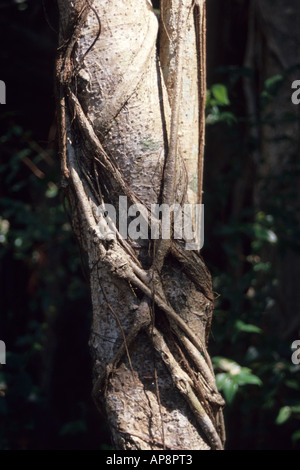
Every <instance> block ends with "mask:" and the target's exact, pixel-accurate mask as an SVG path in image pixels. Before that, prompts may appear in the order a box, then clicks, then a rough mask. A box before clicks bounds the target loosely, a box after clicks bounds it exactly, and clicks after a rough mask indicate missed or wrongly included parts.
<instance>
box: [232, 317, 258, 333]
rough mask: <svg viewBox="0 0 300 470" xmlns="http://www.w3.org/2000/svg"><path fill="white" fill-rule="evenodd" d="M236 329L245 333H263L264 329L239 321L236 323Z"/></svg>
mask: <svg viewBox="0 0 300 470" xmlns="http://www.w3.org/2000/svg"><path fill="white" fill-rule="evenodd" d="M235 328H236V329H237V330H238V331H243V332H244V333H262V329H261V328H259V327H258V326H255V325H250V324H248V323H244V322H243V321H242V320H237V321H236V322H235Z"/></svg>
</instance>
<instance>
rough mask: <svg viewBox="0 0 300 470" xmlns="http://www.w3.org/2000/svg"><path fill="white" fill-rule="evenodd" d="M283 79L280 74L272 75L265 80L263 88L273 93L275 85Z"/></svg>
mask: <svg viewBox="0 0 300 470" xmlns="http://www.w3.org/2000/svg"><path fill="white" fill-rule="evenodd" d="M282 81H283V77H282V75H274V76H273V77H270V78H268V79H267V80H266V81H265V89H266V90H267V91H268V92H269V93H273V92H274V90H276V88H277V86H278V85H279V84H280V83H281V82H282Z"/></svg>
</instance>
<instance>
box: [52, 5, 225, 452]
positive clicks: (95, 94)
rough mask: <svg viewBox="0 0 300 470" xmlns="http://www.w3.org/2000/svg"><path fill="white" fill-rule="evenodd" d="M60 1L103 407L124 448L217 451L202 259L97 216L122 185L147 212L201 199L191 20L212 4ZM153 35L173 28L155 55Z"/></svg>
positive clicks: (77, 202)
mask: <svg viewBox="0 0 300 470" xmlns="http://www.w3.org/2000/svg"><path fill="white" fill-rule="evenodd" d="M58 3H59V8H60V15H61V22H60V26H61V30H60V48H59V56H58V61H57V84H58V86H57V90H58V91H57V100H58V103H59V106H58V108H59V110H58V111H59V116H60V117H59V127H60V152H61V155H62V169H63V176H64V186H65V187H66V193H67V196H68V200H69V203H70V208H71V214H72V220H73V227H74V231H75V233H76V235H77V237H78V240H79V242H80V244H81V246H82V248H83V249H84V250H85V252H86V253H87V257H88V265H89V270H90V284H91V294H92V301H93V312H94V317H93V324H92V330H91V338H90V347H91V351H92V355H93V359H94V372H95V385H94V398H95V401H96V404H97V406H98V408H99V409H100V410H101V411H102V412H103V413H104V414H105V415H106V417H107V420H108V422H109V425H110V429H111V433H112V437H113V441H114V444H115V446H116V448H117V449H144V450H146V449H210V448H217V449H221V448H222V446H223V442H224V428H223V421H222V406H223V404H224V403H223V400H222V398H221V397H220V395H219V394H218V392H217V389H216V385H215V379H214V373H213V370H212V366H211V362H210V359H209V355H208V353H207V350H206V342H207V338H208V334H209V330H210V323H211V317H212V310H213V293H212V286H211V279H210V274H209V272H208V271H207V269H206V267H205V264H204V262H203V261H202V259H201V257H200V256H199V254H198V253H194V252H190V251H186V250H185V249H184V243H183V240H181V241H180V240H179V241H176V242H175V241H173V242H172V243H171V244H168V243H167V244H160V243H159V242H160V241H157V243H156V244H153V243H152V242H151V241H147V240H146V241H143V240H137V241H133V240H130V239H129V240H122V239H120V238H119V237H117V239H115V240H109V241H108V240H106V241H103V240H101V237H100V236H99V222H100V218H99V216H98V215H97V206H99V205H103V204H104V203H110V204H114V205H115V207H118V196H120V195H121V196H127V197H128V203H129V204H130V203H136V202H140V203H142V204H143V205H144V208H145V211H146V212H147V210H149V207H150V204H151V203H157V202H159V203H161V202H164V201H168V202H177V203H182V202H188V201H190V202H194V201H197V200H199V191H201V188H200V189H199V186H198V184H197V178H198V174H199V161H200V160H199V156H200V157H201V155H202V150H203V129H201V125H200V121H201V119H202V117H203V116H202V111H203V110H202V109H201V96H202V95H203V83H204V82H203V80H204V75H203V74H199V68H198V67H197V65H198V62H199V51H198V56H197V50H196V44H197V41H196V36H197V34H198V35H199V34H200V31H199V30H198V32H197V27H196V24H198V25H199V24H200V25H201V24H203V22H202V23H201V18H203V16H201V15H203V12H204V2H197V6H196V7H195V8H194V3H193V2H192V1H190V0H189V1H188V0H185V1H183V2H181V4H180V5H179V4H177V3H178V2H174V4H173V3H172V4H169V3H168V2H166V3H165V2H162V9H163V11H168V12H169V16H168V15H166V14H164V13H163V16H164V18H163V24H161V26H160V28H159V22H158V19H157V17H156V16H155V13H154V10H153V8H152V4H151V2H150V1H147V0H126V1H125V0H118V1H117V0H95V1H94V2H91V0H89V1H86V2H85V1H81V2H79V1H75V2H74V1H66V0H64V1H59V2H58ZM199 18H200V20H199ZM159 31H164V33H162V34H161V38H160V41H161V44H164V43H166V37H165V35H166V34H167V33H166V32H167V31H169V33H168V41H169V42H168V46H167V49H166V50H165V51H164V53H163V54H162V57H161V59H160V60H159V58H158V53H157V48H156V42H157V34H158V32H159ZM201 34H202V32H201ZM163 49H164V48H162V50H163ZM178 51H181V57H179V52H178ZM170 58H171V59H172V58H174V60H175V62H174V64H173V62H172V60H170ZM161 64H162V68H163V72H162V71H161ZM202 75H203V76H202ZM201 90H202V94H201ZM202 101H203V100H202ZM176 109H177V110H178V113H179V114H178V115H177V114H176ZM178 136H179V141H178ZM200 164H201V163H200ZM164 198H166V199H164ZM157 253H158V255H157Z"/></svg>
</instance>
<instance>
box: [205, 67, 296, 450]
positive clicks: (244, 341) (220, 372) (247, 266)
mask: <svg viewBox="0 0 300 470" xmlns="http://www.w3.org/2000/svg"><path fill="white" fill-rule="evenodd" d="M223 72H224V70H223ZM226 72H227V74H226V75H225V77H226V82H227V83H226V85H224V84H223V85H222V84H217V85H213V86H212V87H211V88H210V90H209V91H208V98H207V130H208V145H207V146H208V152H209V145H210V142H211V140H213V139H215V138H216V136H220V135H222V136H225V137H224V139H223V142H221V144H220V147H219V148H222V143H223V144H224V146H223V158H224V159H226V158H227V161H229V163H228V164H226V163H225V164H224V165H223V168H225V171H224V170H223V171H221V172H220V173H219V174H217V175H216V172H214V180H213V181H212V182H211V183H209V184H213V188H214V190H213V189H212V187H209V184H208V189H207V191H206V198H205V199H204V202H205V207H206V242H205V247H204V257H205V259H206V260H208V261H209V265H210V269H211V272H212V273H213V278H214V289H215V291H216V297H217V300H216V310H215V317H214V323H213V337H214V339H213V340H212V341H211V353H212V354H213V356H214V359H213V363H214V366H215V369H216V372H217V375H216V378H217V383H218V386H219V389H220V390H222V392H223V394H224V396H225V398H226V401H227V406H226V408H225V418H226V421H227V432H228V441H227V447H228V448H233V449H238V448H240V449H299V448H300V431H299V430H300V413H299V411H300V398H299V397H300V393H299V392H300V380H299V377H300V366H299V365H294V364H293V363H292V361H291V356H292V350H291V344H292V341H293V340H294V339H296V338H288V339H286V340H283V339H282V337H280V334H279V332H276V330H274V328H273V325H272V324H271V322H270V316H271V312H272V307H273V306H274V304H275V302H276V299H275V297H274V287H275V286H276V285H277V283H278V280H277V279H276V274H275V272H274V270H273V267H272V262H271V256H270V253H272V250H274V249H277V250H278V251H279V253H281V252H282V251H284V250H285V249H287V247H288V246H289V245H291V246H293V247H295V246H299V233H298V232H299V227H298V226H297V225H296V219H297V212H298V211H299V207H297V206H296V204H295V201H294V199H293V195H292V191H291V193H290V199H289V200H288V201H287V194H286V192H284V193H282V194H281V193H279V194H276V197H274V195H273V194H272V195H270V200H268V201H266V204H265V205H266V207H268V209H269V210H268V212H267V213H266V212H263V211H261V210H259V209H255V208H254V207H253V205H252V206H251V205H250V204H249V203H248V204H243V205H241V209H240V211H235V212H234V211H232V209H231V207H232V206H231V207H228V202H229V201H231V200H232V198H233V197H236V194H233V191H232V188H234V186H235V184H236V181H237V179H238V178H239V177H240V175H241V172H242V171H243V159H246V158H248V159H249V153H250V150H252V149H253V142H251V141H250V139H249V140H244V137H243V136H244V131H243V127H244V126H245V124H246V125H250V124H251V122H249V121H248V120H247V116H246V114H245V111H244V110H240V109H239V102H237V100H239V99H240V92H237V86H236V85H237V83H238V81H239V79H240V78H241V77H243V76H244V75H245V74H247V75H248V74H249V73H250V71H249V70H244V69H240V70H237V69H234V70H233V69H232V68H229V69H227V70H226ZM238 77H239V78H238ZM281 81H282V77H279V76H276V77H271V78H270V79H269V80H267V81H266V83H265V89H264V90H263V92H262V94H261V113H262V115H263V114H264V109H265V105H266V101H268V102H269V101H270V100H272V99H276V93H278V92H279V91H280V83H281ZM229 96H230V97H231V96H232V99H231V100H229ZM231 101H232V103H231ZM236 110H238V111H237V112H240V115H238V114H237V112H236ZM264 118H265V119H272V118H271V117H269V116H264ZM237 149H239V150H238V151H236V150H237ZM209 158H213V156H208V158H207V159H209ZM208 165H209V163H208ZM281 178H282V180H283V181H285V180H286V179H287V178H288V179H289V181H290V185H291V188H292V187H293V185H295V184H296V182H297V178H298V175H297V172H296V173H293V174H291V173H288V174H282V175H281ZM265 184H268V182H267V181H266V182H265ZM215 188H217V190H216V189H215ZM247 198H248V199H247ZM251 198H252V194H251V186H250V188H249V192H248V194H246V196H245V201H246V202H247V200H248V201H251ZM284 207H286V208H287V209H288V211H287V210H283V208H284ZM266 253H267V254H269V256H267V255H266Z"/></svg>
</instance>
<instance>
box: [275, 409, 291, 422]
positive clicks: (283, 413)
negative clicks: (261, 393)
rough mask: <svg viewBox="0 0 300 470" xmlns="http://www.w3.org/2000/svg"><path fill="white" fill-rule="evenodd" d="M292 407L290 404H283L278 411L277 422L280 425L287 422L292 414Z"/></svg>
mask: <svg viewBox="0 0 300 470" xmlns="http://www.w3.org/2000/svg"><path fill="white" fill-rule="evenodd" d="M291 414H292V409H291V407H290V406H283V407H282V408H281V409H280V410H279V413H278V416H277V418H276V421H275V423H276V424H278V425H280V424H283V423H285V422H286V421H287V420H288V419H289V418H290V416H291Z"/></svg>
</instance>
